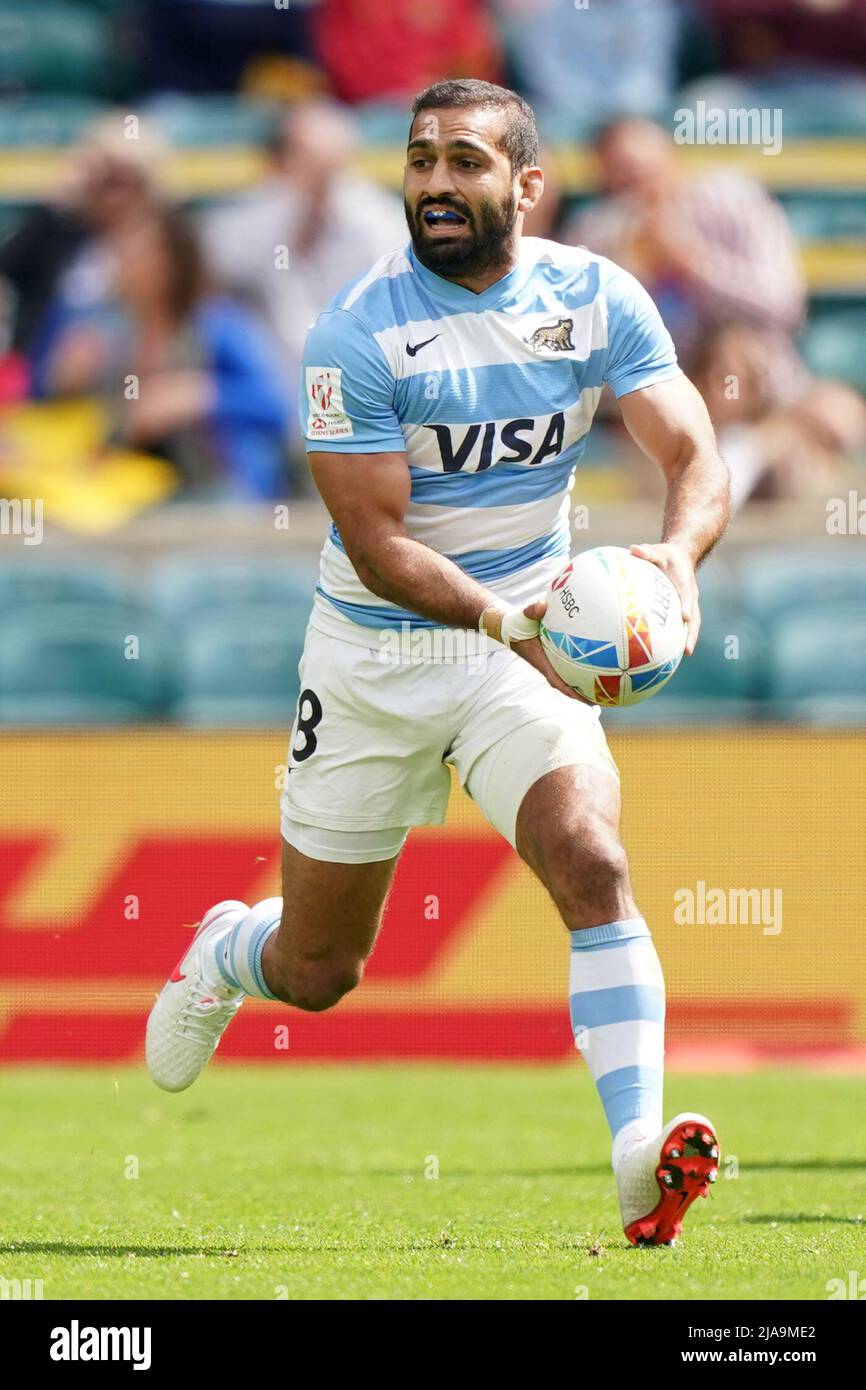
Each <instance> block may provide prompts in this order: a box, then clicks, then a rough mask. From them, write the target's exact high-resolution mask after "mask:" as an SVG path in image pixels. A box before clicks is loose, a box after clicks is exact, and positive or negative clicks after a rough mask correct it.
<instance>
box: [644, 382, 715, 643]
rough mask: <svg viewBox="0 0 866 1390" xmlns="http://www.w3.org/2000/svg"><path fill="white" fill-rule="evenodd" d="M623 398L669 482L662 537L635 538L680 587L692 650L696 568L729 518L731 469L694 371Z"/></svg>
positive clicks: (696, 621) (695, 626)
mask: <svg viewBox="0 0 866 1390" xmlns="http://www.w3.org/2000/svg"><path fill="white" fill-rule="evenodd" d="M619 404H620V409H621V411H622V418H623V420H624V421H625V424H626V428H627V429H628V432H629V434H630V435H631V437H632V439H633V440H634V441H635V443H636V444H637V446H638V448H639V449H641V450H642V451H643V452H644V453H645V454H646V455H647V456H648V457H649V458H651V459H652V460H653V462H654V463H656V464H657V465H658V467H659V468H660V469H661V471H662V473H663V474H664V477H665V480H666V482H667V499H666V502H665V511H664V522H663V525H662V540H661V544H660V545H635V546H632V551H633V553H635V554H638V555H642V556H643V557H644V559H647V560H651V561H652V562H653V564H657V565H659V567H660V568H661V569H663V570H664V571H665V573H667V574H668V575H669V577H670V578H671V579H672V581H673V582H674V584H675V585H676V587H677V589H678V590H679V593H680V598H681V599H682V603H683V617H684V619H685V621H686V628H687V631H688V638H687V641H686V651H687V652H691V651H693V650H694V647H695V643H696V641H697V636H698V630H699V628H700V611H699V607H698V589H697V582H696V580H695V573H694V572H695V568H696V566H697V565H698V564H700V562H701V560H702V559H703V558H704V556H706V555H707V554H709V552H710V550H712V548H713V546H714V545H715V544H716V541H717V540H718V539H719V537H720V536H721V535H722V533H723V531H724V529H725V526H726V525H727V520H728V501H729V499H728V470H727V467H726V465H725V464H724V463H723V461H722V459H721V458H720V457H719V454H718V450H717V449H716V441H715V436H714V434H713V427H712V424H711V423H710V417H709V415H708V414H707V408H706V406H705V405H704V402H703V400H702V399H701V397H700V395H699V394H698V392H697V390H696V389H695V387H694V386H693V385H692V383H691V382H690V381H689V379H688V377H685V376H679V377H675V378H674V379H673V380H672V381H664V382H660V383H659V384H658V385H656V386H647V387H645V388H644V389H643V390H639V391H632V392H630V393H629V394H628V395H624V396H621V397H620V402H619Z"/></svg>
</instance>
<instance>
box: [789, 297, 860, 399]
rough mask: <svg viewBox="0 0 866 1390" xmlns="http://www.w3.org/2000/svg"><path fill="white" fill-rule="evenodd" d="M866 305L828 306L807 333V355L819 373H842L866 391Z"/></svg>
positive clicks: (814, 319) (835, 375) (804, 346)
mask: <svg viewBox="0 0 866 1390" xmlns="http://www.w3.org/2000/svg"><path fill="white" fill-rule="evenodd" d="M864 341H866V307H862V306H859V305H858V306H854V307H846V308H840V309H833V308H829V309H825V310H822V311H821V312H820V313H818V314H816V315H814V316H813V318H812V320H811V321H810V323H809V325H808V327H807V329H806V331H805V333H804V335H803V355H804V357H805V359H806V362H807V364H808V366H809V367H811V369H812V371H813V372H814V373H815V374H816V375H817V376H829V377H839V378H841V380H842V381H847V382H848V383H849V384H850V385H851V386H854V387H856V388H857V390H859V391H866V353H864V351H863V343H864Z"/></svg>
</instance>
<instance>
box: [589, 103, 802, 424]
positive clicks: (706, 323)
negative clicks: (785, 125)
mask: <svg viewBox="0 0 866 1390" xmlns="http://www.w3.org/2000/svg"><path fill="white" fill-rule="evenodd" d="M597 152H598V158H599V164H600V172H601V184H602V189H603V193H604V197H603V198H602V199H601V201H600V202H599V203H597V204H596V205H594V206H593V207H591V208H590V209H589V210H588V211H587V212H585V213H584V214H582V215H581V216H579V217H578V218H577V219H576V220H575V221H574V222H572V223H571V224H570V226H569V227H568V228H567V229H566V233H565V239H566V240H567V241H571V242H573V243H574V244H576V245H586V246H588V247H589V249H590V250H591V251H594V252H596V253H598V254H601V255H604V256H609V257H610V259H611V260H613V261H616V262H617V264H618V265H621V266H624V267H625V269H626V270H630V271H631V272H632V274H634V275H635V276H637V278H638V279H639V280H640V281H641V283H642V284H643V285H645V286H646V288H647V289H648V290H649V292H650V293H651V294H652V296H653V298H654V299H655V301H656V303H657V304H658V306H659V309H660V310H661V313H662V316H663V318H664V320H665V322H666V323H667V325H668V328H669V329H670V331H671V334H672V335H673V338H674V341H675V343H676V345H677V350H678V352H679V354H680V358H681V360H682V361H683V363H684V365H685V366H686V368H687V369H689V367H690V362H691V358H692V356H693V354H694V352H695V349H696V347H697V344H698V341H699V339H701V338H702V337H703V336H704V335H705V334H706V333H707V332H708V331H710V330H713V329H718V328H722V327H724V326H726V325H727V324H729V323H731V322H737V323H739V324H742V325H746V326H748V327H749V328H751V329H752V330H753V331H754V332H755V333H760V335H761V339H762V347H761V351H762V353H763V356H764V360H765V363H766V366H767V378H768V380H767V386H766V391H767V398H768V399H782V400H786V399H790V398H791V397H792V395H793V394H795V392H796V389H797V385H798V383H799V381H800V379H801V372H802V369H801V366H800V363H799V358H798V357H797V354H796V352H795V350H794V347H793V343H792V335H793V333H794V332H795V331H796V330H797V328H798V327H799V325H800V323H801V320H802V317H803V313H804V307H805V284H804V280H803V276H802V272H801V269H800V265H799V259H798V255H797V247H796V242H795V240H794V237H793V234H792V232H791V230H790V228H789V226H788V222H787V219H786V217H785V215H784V213H783V211H782V209H781V207H780V206H779V204H778V203H777V202H776V201H775V200H774V199H773V198H771V197H770V196H769V194H768V193H767V192H766V191H765V190H764V189H763V188H762V187H761V186H760V184H758V183H756V182H754V181H753V180H752V179H749V178H747V177H745V176H743V175H741V174H735V173H729V172H725V171H722V172H719V171H717V170H714V171H712V172H710V173H705V174H704V173H699V174H690V173H689V172H688V171H687V170H686V169H685V168H684V167H683V166H682V164H681V163H680V162H679V160H678V159H677V157H676V152H675V146H674V143H673V140H672V138H671V136H670V135H668V134H667V133H666V132H665V131H664V130H662V129H661V127H659V126H657V125H654V124H653V123H652V122H650V121H644V120H624V121H615V122H613V123H612V124H610V125H608V126H607V127H605V129H604V130H602V131H601V133H600V135H599V138H598V142H597ZM725 374H726V373H722V375H725Z"/></svg>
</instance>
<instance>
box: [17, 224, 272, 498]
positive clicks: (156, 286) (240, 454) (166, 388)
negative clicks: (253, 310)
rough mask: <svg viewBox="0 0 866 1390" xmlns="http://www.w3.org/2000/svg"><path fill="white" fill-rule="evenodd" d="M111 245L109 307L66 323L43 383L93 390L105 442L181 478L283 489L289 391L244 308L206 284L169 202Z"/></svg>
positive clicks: (190, 235) (228, 489) (225, 486)
mask: <svg viewBox="0 0 866 1390" xmlns="http://www.w3.org/2000/svg"><path fill="white" fill-rule="evenodd" d="M113 249H114V253H115V263H116V274H115V284H114V292H115V299H114V301H113V303H112V305H111V308H110V310H109V311H108V312H104V311H103V312H99V313H94V314H90V315H85V316H75V317H74V318H73V319H72V320H71V321H69V322H67V324H66V325H65V327H64V328H63V329H62V330H61V332H60V334H59V337H58V340H57V343H56V345H55V348H54V350H53V352H52V354H51V356H50V358H49V360H48V362H47V364H46V370H45V376H46V381H45V387H46V391H47V393H48V394H52V395H64V396H76V395H78V396H80V395H96V396H99V397H100V398H101V399H102V400H103V402H104V404H105V406H106V408H107V409H108V411H109V412H110V414H111V416H112V418H113V421H114V428H113V432H112V436H111V440H110V442H111V443H114V444H119V443H123V444H126V445H129V446H130V447H133V448H135V449H138V450H143V451H147V452H149V453H153V454H157V455H159V456H160V457H163V458H166V459H168V460H169V461H170V462H171V463H173V464H174V465H175V467H176V468H177V469H178V470H179V472H180V473H181V475H182V477H183V479H184V482H185V485H186V487H187V488H188V489H191V490H196V491H204V492H210V493H214V494H215V495H217V496H219V495H227V496H233V497H242V498H243V497H248V498H253V497H274V496H279V495H281V494H282V493H284V492H285V482H286V480H285V463H284V452H283V435H284V431H285V427H286V415H287V410H288V406H289V395H290V394H291V395H293V394H294V393H289V392H287V391H286V388H285V383H284V381H283V379H282V375H281V373H280V371H279V367H278V362H277V353H276V352H275V350H274V347H273V345H272V343H271V340H270V337H269V336H268V335H267V334H266V332H265V331H264V329H263V328H262V327H261V326H260V325H259V324H258V323H257V322H256V320H255V319H254V318H253V317H252V315H251V314H250V313H249V312H248V310H246V309H245V308H243V307H242V306H240V305H237V304H233V303H231V302H230V301H226V300H224V299H218V298H214V297H211V296H209V295H207V293H206V290H205V282H204V275H203V267H202V260H201V256H200V252H199V247H198V243H197V240H196V237H195V234H194V231H193V229H192V227H191V225H190V224H189V222H188V221H187V220H186V218H185V217H184V215H183V214H182V213H181V212H179V211H177V210H175V209H160V210H154V211H152V212H150V213H149V214H147V215H146V216H143V217H140V218H139V220H138V221H137V222H136V223H135V224H133V225H130V224H126V225H124V226H123V227H122V228H121V229H120V230H119V231H118V232H117V234H116V236H115V240H114V247H113ZM130 397H131V399H130Z"/></svg>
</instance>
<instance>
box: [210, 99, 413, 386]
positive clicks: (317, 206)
mask: <svg viewBox="0 0 866 1390" xmlns="http://www.w3.org/2000/svg"><path fill="white" fill-rule="evenodd" d="M357 146H358V133H357V130H356V127H355V122H354V119H353V118H352V116H351V115H350V114H349V113H348V112H347V111H345V110H344V109H342V108H341V107H339V106H336V105H335V104H333V103H329V102H310V103H304V104H302V105H298V106H294V107H290V108H289V109H288V110H287V111H285V112H284V113H283V114H282V115H281V117H280V119H279V123H278V126H277V128H276V130H275V132H274V138H273V141H272V145H271V150H270V155H271V164H272V172H271V174H270V176H269V177H268V178H267V179H266V180H265V181H264V183H262V184H261V185H260V186H259V187H258V188H255V189H253V190H252V191H251V192H249V193H247V194H245V195H244V196H243V197H241V198H239V199H236V200H235V201H234V202H232V203H230V204H227V205H226V206H225V207H222V208H218V209H216V210H215V211H214V212H212V213H211V214H209V216H208V217H207V219H206V221H205V224H204V236H205V248H206V252H207V257H208V261H209V264H210V267H211V269H212V272H213V274H214V275H215V277H216V278H217V279H218V280H219V281H220V282H221V283H222V284H223V285H224V286H225V287H226V288H227V289H229V290H231V291H232V292H234V293H236V294H239V295H241V296H243V297H244V298H245V299H246V300H247V301H248V302H249V303H250V304H252V305H253V306H255V308H256V309H257V310H258V312H260V313H261V314H262V315H263V316H264V317H265V318H266V319H267V320H268V322H269V323H270V325H271V327H272V329H273V331H274V333H275V334H276V336H277V338H278V339H279V342H280V344H281V345H282V348H283V351H284V361H285V373H286V390H287V393H288V394H290V395H292V396H293V395H294V391H295V384H296V381H297V377H298V372H299V370H300V363H301V356H302V353H303V346H304V338H305V337H306V333H307V329H308V328H309V326H310V324H311V323H312V321H313V319H314V318H315V317H316V316H317V314H319V312H320V311H321V309H322V308H323V306H324V305H325V304H327V302H328V300H329V299H330V298H331V297H332V296H333V295H335V294H336V293H337V291H338V290H339V289H340V288H341V287H342V286H343V285H344V284H345V283H346V282H347V280H350V279H351V278H352V276H354V275H360V274H361V273H362V272H364V271H366V270H368V269H369V267H370V266H371V265H372V264H373V262H374V261H376V260H378V258H379V257H380V256H381V255H383V254H384V253H385V252H386V251H392V250H393V249H394V248H395V247H397V246H402V244H403V243H404V242H405V241H406V240H408V232H407V229H406V221H405V218H404V215H403V208H402V206H401V204H400V202H399V201H398V199H397V198H395V197H393V196H392V194H390V193H388V192H387V191H386V190H385V189H383V188H381V187H380V186H379V185H378V184H375V183H372V182H370V181H369V180H367V179H364V178H362V177H361V176H360V175H358V174H356V173H354V172H351V171H350V169H349V165H350V163H351V162H352V161H353V159H354V157H355V154H356V151H357ZM286 253H287V255H286Z"/></svg>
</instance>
